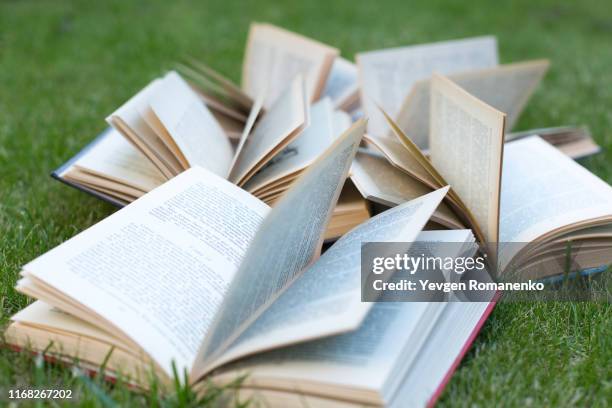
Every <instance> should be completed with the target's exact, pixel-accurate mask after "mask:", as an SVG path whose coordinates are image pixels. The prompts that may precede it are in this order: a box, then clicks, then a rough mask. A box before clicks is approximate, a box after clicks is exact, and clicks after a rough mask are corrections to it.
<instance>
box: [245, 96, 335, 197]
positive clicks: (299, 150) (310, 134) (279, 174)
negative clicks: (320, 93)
mask: <svg viewBox="0 0 612 408" xmlns="http://www.w3.org/2000/svg"><path fill="white" fill-rule="evenodd" d="M332 126H333V109H332V105H331V102H330V100H329V98H324V99H322V100H320V101H319V102H317V103H315V104H314V105H312V108H311V113H310V124H309V125H308V127H307V128H306V129H305V130H304V131H303V132H302V133H301V134H300V135H299V136H298V137H297V138H296V139H295V140H294V141H293V142H291V143H289V145H287V147H285V148H284V149H283V150H282V151H281V152H280V153H278V154H277V155H276V156H274V158H272V160H270V161H269V162H268V163H266V165H265V166H264V167H262V168H261V170H259V171H258V172H257V173H256V174H255V175H254V176H253V177H252V178H251V179H250V180H249V181H248V182H247V183H246V184H245V185H244V187H243V188H244V189H245V190H247V191H249V192H251V193H253V194H257V191H258V190H260V189H262V188H263V187H265V186H266V185H270V184H271V183H274V182H277V181H279V180H281V179H284V178H287V177H290V176H292V175H297V174H298V173H299V172H300V171H302V170H304V169H305V168H306V167H308V166H309V165H310V164H312V163H313V162H314V161H315V160H316V158H317V157H318V156H319V155H320V154H322V153H323V152H324V151H325V149H327V148H328V147H329V146H330V145H331V144H332V142H333V140H334V137H335V136H339V135H333V134H332V131H333V127H332Z"/></svg>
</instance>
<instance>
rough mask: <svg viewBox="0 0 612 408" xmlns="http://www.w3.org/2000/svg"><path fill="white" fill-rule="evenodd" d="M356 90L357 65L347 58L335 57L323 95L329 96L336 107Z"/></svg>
mask: <svg viewBox="0 0 612 408" xmlns="http://www.w3.org/2000/svg"><path fill="white" fill-rule="evenodd" d="M356 92H359V84H358V81H357V66H356V65H355V64H353V63H352V62H351V61H349V60H347V59H344V58H342V57H337V58H336V59H335V60H334V64H333V65H332V69H331V72H330V74H329V78H327V83H326V84H325V89H324V90H323V96H328V97H330V98H331V100H332V101H333V103H334V106H335V107H338V106H340V105H342V103H343V102H344V101H346V99H348V98H350V97H351V96H352V95H354V94H355V93H356Z"/></svg>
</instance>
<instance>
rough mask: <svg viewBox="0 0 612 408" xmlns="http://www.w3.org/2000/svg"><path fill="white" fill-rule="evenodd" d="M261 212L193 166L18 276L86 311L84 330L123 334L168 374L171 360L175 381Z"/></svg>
mask: <svg viewBox="0 0 612 408" xmlns="http://www.w3.org/2000/svg"><path fill="white" fill-rule="evenodd" d="M268 210H269V207H267V206H266V205H265V204H263V203H262V202H261V201H259V200H257V199H255V198H254V197H252V196H251V195H250V194H248V193H247V192H245V191H244V190H241V189H239V188H237V187H236V186H233V185H232V184H230V183H228V182H227V181H225V180H223V179H221V178H219V177H217V176H216V175H214V174H213V173H211V172H209V171H207V170H205V169H202V168H199V167H193V168H191V169H189V170H187V171H185V172H184V173H182V174H180V175H179V176H177V177H175V178H173V179H172V180H170V181H168V182H167V183H164V184H163V185H162V186H160V187H159V188H157V189H155V190H153V191H152V192H151V193H149V194H147V195H145V196H144V197H142V198H141V199H139V200H137V201H135V202H134V203H132V204H131V205H129V206H127V207H125V208H123V209H122V210H120V211H118V212H116V213H115V214H113V215H111V216H109V217H108V218H106V219H104V220H103V221H101V222H99V223H98V224H96V225H94V226H93V227H91V228H89V229H87V230H86V231H84V232H82V233H80V234H78V235H76V236H75V237H74V238H72V239H70V240H68V241H66V242H65V243H63V244H62V245H60V246H58V247H56V248H55V249H53V250H51V251H49V252H48V253H46V254H45V255H42V256H41V257H39V258H37V259H35V260H34V261H32V262H30V263H28V264H27V265H25V266H24V268H23V271H24V275H25V276H26V277H30V278H33V279H34V281H35V282H36V281H38V282H44V283H45V284H46V285H47V286H48V287H50V288H53V289H55V290H56V291H59V293H61V294H62V297H63V298H67V299H69V300H70V301H71V302H73V303H75V304H77V305H80V306H81V307H82V308H85V309H87V310H90V311H91V313H90V314H88V316H90V318H89V320H88V321H89V322H90V323H92V324H94V325H100V322H101V321H102V322H106V323H107V325H111V327H114V328H115V330H116V331H117V332H119V333H123V334H125V336H127V337H128V338H130V339H131V340H132V341H133V342H135V343H137V344H138V345H140V347H141V348H142V349H143V350H144V351H145V352H146V353H147V354H148V355H149V356H150V357H151V358H152V359H154V360H155V361H156V362H157V363H158V364H159V365H160V367H161V368H162V369H164V370H165V371H166V372H167V373H168V374H172V371H171V362H172V361H175V362H176V364H177V369H178V370H179V372H182V371H183V370H184V369H190V367H191V365H192V363H193V359H194V357H195V353H196V352H197V348H198V346H199V344H200V343H201V342H202V340H203V338H204V335H205V333H206V332H207V330H208V328H209V325H210V323H211V322H212V319H213V316H214V315H215V313H216V312H217V309H218V307H219V305H220V304H221V300H222V299H223V296H224V294H225V291H226V290H227V287H228V285H229V283H230V281H231V280H232V278H233V276H234V274H235V272H236V271H237V269H238V265H239V264H240V262H241V260H242V259H243V257H244V254H245V251H246V248H247V247H248V246H249V244H250V243H251V240H252V239H253V237H254V236H255V232H256V231H257V229H258V228H259V226H260V223H261V222H262V220H263V219H264V217H265V215H266V214H267V213H268ZM47 292H49V291H47ZM41 300H43V301H45V302H47V303H49V304H51V305H53V304H54V302H55V298H53V297H51V298H49V299H41ZM59 303H61V301H60V302H59ZM58 306H60V308H61V305H58Z"/></svg>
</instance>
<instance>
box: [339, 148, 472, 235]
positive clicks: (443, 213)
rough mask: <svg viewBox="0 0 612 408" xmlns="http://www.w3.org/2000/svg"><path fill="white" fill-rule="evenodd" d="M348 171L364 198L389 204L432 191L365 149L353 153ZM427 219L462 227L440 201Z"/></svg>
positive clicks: (408, 199)
mask: <svg viewBox="0 0 612 408" xmlns="http://www.w3.org/2000/svg"><path fill="white" fill-rule="evenodd" d="M351 173H352V175H351V180H352V181H353V183H354V184H355V186H356V187H357V189H358V190H359V192H360V193H361V195H362V196H363V197H364V198H366V199H368V200H371V201H373V202H377V203H381V204H383V205H387V206H390V207H393V206H396V205H399V204H402V203H404V202H406V201H410V200H414V199H415V198H418V197H421V196H423V195H425V194H428V193H430V192H431V191H432V188H431V187H428V186H426V185H425V184H423V183H421V182H419V181H418V180H416V179H414V178H412V177H411V176H409V175H407V174H406V173H404V172H402V171H401V170H399V169H397V168H395V167H393V166H392V165H391V164H390V163H389V162H388V161H387V160H385V158H384V157H382V156H380V155H377V154H374V153H373V152H368V151H366V150H362V151H359V152H358V153H357V156H356V157H355V160H354V161H353V166H352V167H351ZM431 219H432V220H433V221H435V222H437V223H439V224H441V225H444V226H445V227H447V228H456V229H459V228H464V225H463V223H462V222H461V221H459V219H458V218H457V216H456V215H455V214H454V213H453V212H452V211H451V210H450V208H449V207H448V206H447V205H446V204H445V203H444V202H442V203H441V204H440V205H439V206H438V208H437V209H436V211H435V212H434V214H433V215H432V216H431Z"/></svg>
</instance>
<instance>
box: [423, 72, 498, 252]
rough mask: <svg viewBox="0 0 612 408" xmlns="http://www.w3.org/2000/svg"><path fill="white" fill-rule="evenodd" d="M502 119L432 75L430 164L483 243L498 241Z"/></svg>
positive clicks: (494, 112) (492, 110) (481, 103)
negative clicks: (471, 220) (456, 198)
mask: <svg viewBox="0 0 612 408" xmlns="http://www.w3.org/2000/svg"><path fill="white" fill-rule="evenodd" d="M504 120H505V115H504V114H503V113H501V112H499V111H498V110H496V109H495V108H492V107H491V106H489V105H487V104H485V103H484V102H482V101H480V100H479V99H477V98H476V97H474V96H472V95H470V94H469V93H467V92H466V91H465V90H463V89H462V88H461V87H459V86H458V85H456V84H455V83H453V82H452V81H450V80H449V79H447V78H445V77H443V76H441V75H434V76H433V78H432V80H431V116H430V129H431V162H432V164H433V165H434V167H435V168H436V170H437V171H438V172H439V173H440V175H441V176H442V177H444V179H445V180H446V181H448V183H449V184H450V185H451V187H452V189H453V190H454V191H455V192H456V193H457V195H458V196H459V197H460V198H461V201H462V202H463V203H464V204H465V206H466V208H467V209H468V210H469V212H470V213H471V215H472V216H473V218H474V220H475V221H476V223H477V224H478V226H479V227H480V229H481V230H482V234H483V237H482V238H484V240H485V241H486V242H497V238H498V232H499V195H500V189H501V188H500V186H501V165H502V154H503V147H504ZM479 238H480V237H479ZM482 238H481V239H482Z"/></svg>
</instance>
